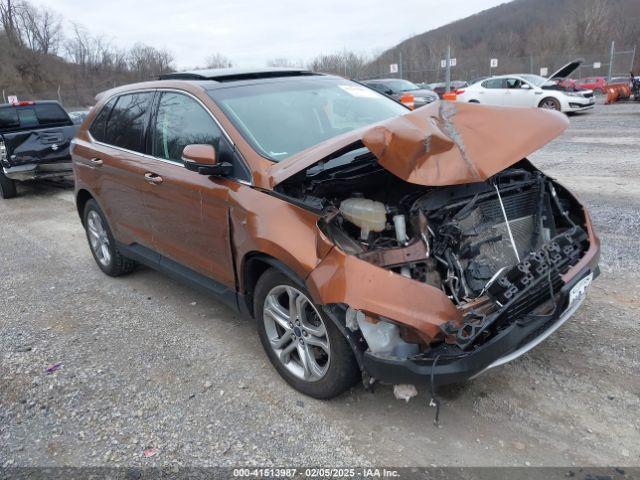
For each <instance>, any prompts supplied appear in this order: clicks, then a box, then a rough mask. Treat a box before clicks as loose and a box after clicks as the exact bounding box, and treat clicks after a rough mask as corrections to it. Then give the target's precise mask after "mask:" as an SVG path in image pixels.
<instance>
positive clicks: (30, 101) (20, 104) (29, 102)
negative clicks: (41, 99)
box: [15, 100, 36, 107]
mask: <svg viewBox="0 0 640 480" xmlns="http://www.w3.org/2000/svg"><path fill="white" fill-rule="evenodd" d="M34 103H36V102H34V101H32V100H23V101H22V102H18V103H16V104H15V105H18V106H19V107H26V106H27V105H33V104H34Z"/></svg>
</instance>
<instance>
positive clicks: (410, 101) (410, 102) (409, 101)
mask: <svg viewBox="0 0 640 480" xmlns="http://www.w3.org/2000/svg"><path fill="white" fill-rule="evenodd" d="M400 103H402V104H403V105H404V106H405V107H409V108H410V109H411V110H413V109H414V107H415V98H414V96H413V95H412V94H410V93H405V94H404V95H402V96H401V97H400Z"/></svg>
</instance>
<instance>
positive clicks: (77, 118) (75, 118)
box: [69, 110, 89, 125]
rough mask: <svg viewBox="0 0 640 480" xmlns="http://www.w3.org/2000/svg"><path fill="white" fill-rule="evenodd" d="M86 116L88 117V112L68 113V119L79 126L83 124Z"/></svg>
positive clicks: (76, 111) (75, 111)
mask: <svg viewBox="0 0 640 480" xmlns="http://www.w3.org/2000/svg"><path fill="white" fill-rule="evenodd" d="M87 115H89V110H74V111H72V112H69V118H71V121H72V122H73V124H74V125H80V124H81V123H82V122H84V119H85V118H87Z"/></svg>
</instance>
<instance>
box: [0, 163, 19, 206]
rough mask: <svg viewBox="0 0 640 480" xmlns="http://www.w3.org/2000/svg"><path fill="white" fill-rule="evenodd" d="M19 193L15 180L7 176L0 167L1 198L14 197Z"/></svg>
mask: <svg viewBox="0 0 640 480" xmlns="http://www.w3.org/2000/svg"><path fill="white" fill-rule="evenodd" d="M17 194H18V189H17V188H16V182H15V180H12V179H10V178H7V176H6V175H5V174H4V172H3V171H2V169H0V198H4V199H5V200H6V199H9V198H14V197H15V196H16V195H17Z"/></svg>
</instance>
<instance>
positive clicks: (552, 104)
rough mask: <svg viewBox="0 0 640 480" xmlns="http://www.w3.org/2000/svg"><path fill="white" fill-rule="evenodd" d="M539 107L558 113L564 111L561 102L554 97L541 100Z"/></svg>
mask: <svg viewBox="0 0 640 480" xmlns="http://www.w3.org/2000/svg"><path fill="white" fill-rule="evenodd" d="M538 107H540V108H544V109H546V110H556V111H558V112H560V111H562V107H561V106H560V102H559V101H558V100H557V99H555V98H553V97H546V98H543V99H542V100H540V103H539V104H538Z"/></svg>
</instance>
